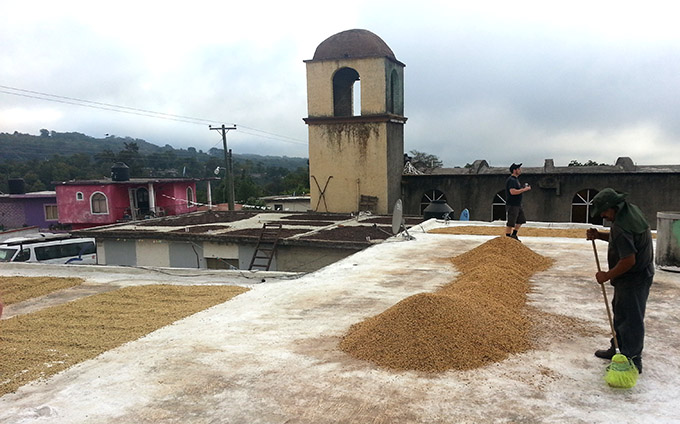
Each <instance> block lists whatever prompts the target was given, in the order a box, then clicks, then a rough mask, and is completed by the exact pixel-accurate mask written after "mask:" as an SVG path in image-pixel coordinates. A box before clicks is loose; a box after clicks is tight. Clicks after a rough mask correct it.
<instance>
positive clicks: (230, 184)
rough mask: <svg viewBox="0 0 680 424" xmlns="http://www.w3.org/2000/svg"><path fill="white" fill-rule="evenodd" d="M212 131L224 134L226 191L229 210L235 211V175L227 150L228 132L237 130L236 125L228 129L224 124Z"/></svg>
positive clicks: (229, 152) (210, 126)
mask: <svg viewBox="0 0 680 424" xmlns="http://www.w3.org/2000/svg"><path fill="white" fill-rule="evenodd" d="M208 127H209V128H210V129H211V130H215V131H219V132H221V133H222V146H223V147H224V167H225V168H226V171H225V173H224V191H225V192H226V193H225V197H226V198H227V202H228V203H229V210H230V211H233V210H234V173H233V170H232V168H231V150H227V132H229V130H235V129H236V125H234V126H233V127H227V126H225V125H224V124H222V126H221V127H214V128H213V126H212V125H209V126H208Z"/></svg>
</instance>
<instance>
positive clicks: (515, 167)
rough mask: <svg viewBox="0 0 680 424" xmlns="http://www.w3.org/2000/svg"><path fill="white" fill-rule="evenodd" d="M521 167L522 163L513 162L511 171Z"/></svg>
mask: <svg viewBox="0 0 680 424" xmlns="http://www.w3.org/2000/svg"><path fill="white" fill-rule="evenodd" d="M521 167H522V164H521V163H513V164H512V165H510V172H512V171H514V170H515V169H517V168H521Z"/></svg>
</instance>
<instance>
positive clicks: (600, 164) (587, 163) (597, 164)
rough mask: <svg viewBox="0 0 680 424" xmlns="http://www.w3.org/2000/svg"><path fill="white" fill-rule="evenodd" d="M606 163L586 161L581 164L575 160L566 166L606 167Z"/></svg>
mask: <svg viewBox="0 0 680 424" xmlns="http://www.w3.org/2000/svg"><path fill="white" fill-rule="evenodd" d="M606 165H607V164H606V163H597V162H595V161H594V160H588V162H586V163H581V162H579V161H577V160H572V161H571V162H569V165H567V166H606Z"/></svg>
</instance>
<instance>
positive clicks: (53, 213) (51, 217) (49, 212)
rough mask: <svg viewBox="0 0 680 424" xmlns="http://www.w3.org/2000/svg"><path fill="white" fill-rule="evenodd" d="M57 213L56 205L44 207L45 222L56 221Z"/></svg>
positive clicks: (57, 218)
mask: <svg viewBox="0 0 680 424" xmlns="http://www.w3.org/2000/svg"><path fill="white" fill-rule="evenodd" d="M58 220H59V212H58V210H57V205H45V221H58Z"/></svg>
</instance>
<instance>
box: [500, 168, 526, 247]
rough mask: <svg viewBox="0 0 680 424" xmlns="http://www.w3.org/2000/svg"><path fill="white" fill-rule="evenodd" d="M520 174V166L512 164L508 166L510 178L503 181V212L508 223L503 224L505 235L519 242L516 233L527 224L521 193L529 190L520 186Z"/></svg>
mask: <svg viewBox="0 0 680 424" xmlns="http://www.w3.org/2000/svg"><path fill="white" fill-rule="evenodd" d="M521 173H522V164H521V163H520V164H517V163H513V164H512V165H510V174H511V175H510V176H509V177H508V179H507V180H506V181H505V211H506V213H507V218H508V222H507V223H506V224H505V225H506V227H505V235H506V236H508V237H512V238H514V239H515V240H517V241H519V238H518V237H517V231H519V228H520V227H521V226H522V224H524V223H525V222H527V220H526V218H525V217H524V210H523V209H522V193H524V192H527V191H529V190H531V186H530V185H529V184H525V185H524V186H522V184H521V183H520V182H519V176H520V174H521Z"/></svg>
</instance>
